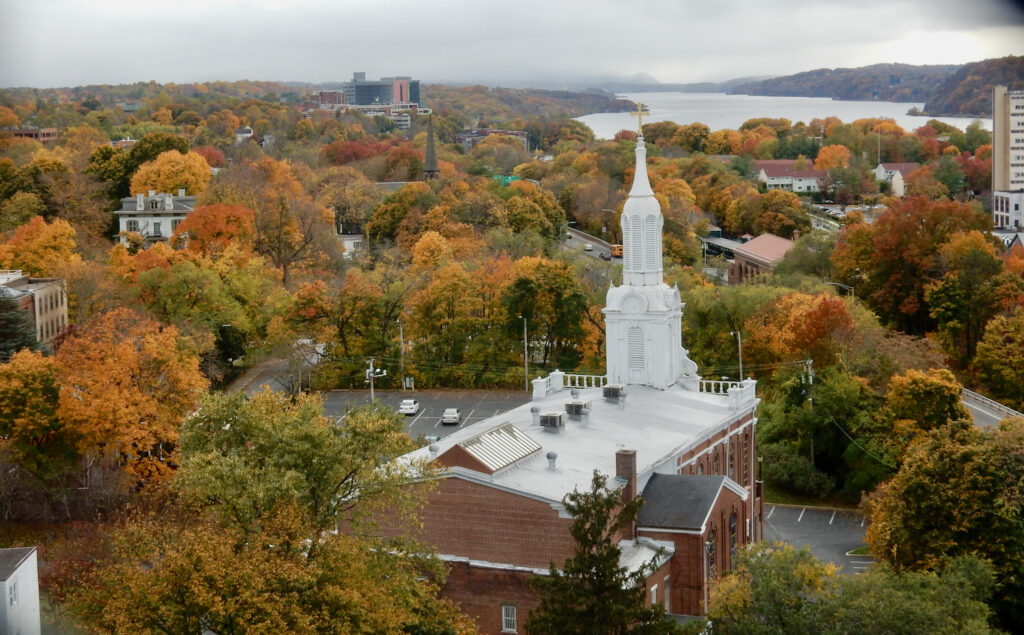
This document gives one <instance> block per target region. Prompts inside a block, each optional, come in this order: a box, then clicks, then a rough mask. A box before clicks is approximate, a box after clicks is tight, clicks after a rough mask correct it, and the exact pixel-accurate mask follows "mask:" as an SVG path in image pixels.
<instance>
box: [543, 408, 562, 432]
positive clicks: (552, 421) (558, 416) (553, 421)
mask: <svg viewBox="0 0 1024 635" xmlns="http://www.w3.org/2000/svg"><path fill="white" fill-rule="evenodd" d="M540 427H542V428H549V429H555V430H557V429H558V428H564V427H565V414H564V413H561V412H549V413H547V414H542V415H541V416H540Z"/></svg>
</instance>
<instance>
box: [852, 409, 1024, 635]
mask: <svg viewBox="0 0 1024 635" xmlns="http://www.w3.org/2000/svg"><path fill="white" fill-rule="evenodd" d="M1021 500H1024V419H1007V420H1005V421H1003V422H1002V423H1000V425H999V427H998V428H997V429H986V430H980V429H978V428H976V427H975V426H973V425H972V424H971V423H970V422H968V421H961V422H954V423H951V424H949V425H946V426H943V427H941V428H939V429H937V430H934V431H933V432H932V433H931V434H930V435H929V437H928V439H927V440H926V441H925V442H924V443H921V444H919V445H918V446H916V447H915V448H913V449H912V450H911V453H910V456H908V458H907V459H906V460H905V461H904V463H903V466H902V468H901V469H900V471H899V473H898V474H897V475H896V476H895V477H894V478H893V479H892V480H891V481H889V482H887V483H885V484H883V485H882V486H881V487H880V488H879V489H878V491H877V492H876V493H875V494H874V495H873V497H872V499H871V500H870V501H869V505H868V507H869V510H870V515H871V525H870V527H869V528H868V532H867V542H868V544H869V545H870V547H871V552H872V553H873V554H874V556H875V557H876V558H878V559H880V560H882V561H884V562H888V563H890V564H891V565H892V567H893V568H894V569H896V570H897V571H904V570H910V571H920V570H936V569H940V568H941V567H942V566H944V564H945V563H946V562H947V561H948V560H949V559H951V558H955V557H956V556H959V555H964V554H974V555H977V556H980V557H982V558H986V559H988V560H989V561H990V562H991V563H992V567H993V569H994V571H995V575H996V580H997V583H998V586H997V588H996V592H995V596H994V598H993V600H992V602H991V606H992V608H993V609H995V612H996V615H997V617H998V620H999V622H1000V624H1001V625H1002V626H1003V627H1004V628H1010V629H1013V628H1016V627H1018V626H1019V625H1020V624H1022V623H1024V559H1021V557H1020V554H1021V553H1024V507H1022V505H1021V503H1020V501H1021Z"/></svg>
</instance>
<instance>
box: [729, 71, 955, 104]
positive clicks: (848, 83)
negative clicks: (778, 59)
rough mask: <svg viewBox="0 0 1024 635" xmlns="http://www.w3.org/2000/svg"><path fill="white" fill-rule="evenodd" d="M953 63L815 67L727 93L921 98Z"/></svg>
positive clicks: (854, 98) (926, 96)
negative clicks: (833, 67)
mask: <svg viewBox="0 0 1024 635" xmlns="http://www.w3.org/2000/svg"><path fill="white" fill-rule="evenodd" d="M960 68H962V67H961V66H957V65H954V64H942V65H928V66H914V65H911V64H873V65H871V66H862V67H860V68H835V69H832V68H819V69H815V70H812V71H805V72H803V73H797V74H795V75H787V76H785V77H773V78H771V79H766V80H763V81H759V82H753V83H749V84H741V85H739V86H736V87H734V88H733V89H732V90H731V91H729V92H730V93H733V94H740V95H766V96H773V97H828V98H831V99H843V100H852V101H865V100H870V101H908V102H923V101H927V100H928V99H929V98H931V97H933V96H934V94H935V89H936V87H937V86H938V85H939V84H940V83H942V82H943V81H945V80H946V79H948V78H949V77H950V76H951V75H953V74H954V73H955V72H956V71H958V70H960Z"/></svg>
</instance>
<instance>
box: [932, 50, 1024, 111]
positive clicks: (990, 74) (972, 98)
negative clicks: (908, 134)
mask: <svg viewBox="0 0 1024 635" xmlns="http://www.w3.org/2000/svg"><path fill="white" fill-rule="evenodd" d="M998 85H1003V86H1006V87H1008V88H1010V89H1011V90H1021V89H1024V57H1015V56H1012V55H1010V56H1007V57H1001V58H997V59H988V60H982V61H980V62H974V63H972V64H965V65H964V66H963V67H961V68H960V69H959V70H958V71H956V72H955V73H953V74H952V75H951V76H950V77H949V78H947V79H946V80H945V81H943V82H942V83H941V84H939V85H938V86H937V87H936V89H935V94H934V95H933V96H932V97H930V98H929V99H928V100H927V101H926V102H925V105H924V113H923V114H926V115H928V116H930V117H942V116H960V117H962V116H964V115H967V116H975V117H991V116H992V88H993V87H995V86H998Z"/></svg>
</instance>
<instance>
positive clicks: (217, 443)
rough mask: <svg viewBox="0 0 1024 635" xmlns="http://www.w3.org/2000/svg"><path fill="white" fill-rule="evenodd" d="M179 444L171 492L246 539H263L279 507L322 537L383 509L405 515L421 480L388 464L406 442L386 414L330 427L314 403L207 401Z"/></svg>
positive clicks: (417, 472)
mask: <svg viewBox="0 0 1024 635" xmlns="http://www.w3.org/2000/svg"><path fill="white" fill-rule="evenodd" d="M180 440H181V453H182V460H181V469H180V471H179V474H178V476H177V478H176V480H175V487H176V488H177V489H178V490H179V491H180V492H182V493H183V494H184V495H185V496H186V497H187V498H191V499H194V500H196V501H198V502H200V503H204V504H206V505H208V506H210V507H211V508H212V509H213V510H214V512H215V513H216V515H217V516H218V517H219V518H220V519H221V521H222V522H223V523H224V524H225V525H229V526H232V527H234V528H235V529H236V530H238V531H241V532H244V533H259V532H260V531H262V528H263V522H264V520H265V519H266V517H267V516H268V514H270V513H271V512H272V511H273V510H274V509H276V508H278V507H279V506H280V505H288V506H290V507H293V508H294V509H295V510H297V512H298V513H300V514H301V516H302V517H303V519H304V520H303V523H304V524H306V525H308V526H310V527H316V528H318V530H321V531H322V530H325V529H331V528H333V527H335V523H336V522H338V521H339V520H341V519H347V520H349V521H350V522H360V521H363V520H366V519H367V518H368V517H369V514H370V513H371V512H372V511H373V510H375V509H377V508H378V507H379V506H380V505H383V504H386V505H388V506H389V508H390V509H392V510H400V511H403V512H408V511H409V509H410V507H409V505H410V504H411V502H412V500H413V497H412V494H410V488H408V487H406V486H407V485H409V483H410V482H411V481H412V480H413V479H415V478H417V477H419V476H422V466H400V465H398V464H396V463H394V462H392V461H391V459H392V458H395V457H397V456H399V455H401V454H404V453H405V452H407V451H409V450H410V449H412V442H411V441H410V440H409V438H408V436H406V435H405V433H404V423H403V422H402V421H401V419H400V418H399V417H398V416H397V415H395V413H394V411H392V410H390V409H387V408H384V407H383V406H367V407H363V408H357V409H354V410H351V411H349V412H348V414H347V415H346V416H345V419H344V420H343V423H340V424H335V423H331V422H330V421H328V420H327V419H326V418H325V417H324V416H323V411H322V404H321V402H320V401H319V399H318V398H317V397H312V396H301V395H300V396H298V397H297V398H296V399H295V400H294V402H292V401H290V400H289V398H288V397H286V396H283V395H279V394H277V393H273V392H270V391H269V390H268V391H265V392H263V393H260V394H258V395H256V396H254V397H253V398H251V399H246V398H245V396H244V395H243V394H240V393H237V394H233V395H209V396H207V397H206V398H205V399H204V400H203V402H202V404H201V405H200V408H199V410H198V411H197V412H196V413H195V414H194V415H192V416H191V417H189V418H188V419H187V420H186V421H185V423H184V424H183V425H182V428H181V439H180Z"/></svg>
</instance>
